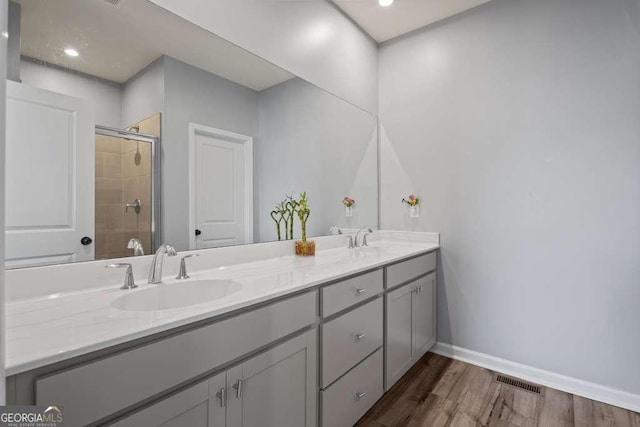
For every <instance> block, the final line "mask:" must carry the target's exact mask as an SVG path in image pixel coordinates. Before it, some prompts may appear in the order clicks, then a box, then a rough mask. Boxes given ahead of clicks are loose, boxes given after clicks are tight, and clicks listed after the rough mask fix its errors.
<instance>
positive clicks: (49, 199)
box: [5, 81, 95, 268]
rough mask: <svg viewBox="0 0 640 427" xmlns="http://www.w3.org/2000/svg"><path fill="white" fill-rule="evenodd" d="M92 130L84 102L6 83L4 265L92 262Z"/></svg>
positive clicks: (89, 114)
mask: <svg viewBox="0 0 640 427" xmlns="http://www.w3.org/2000/svg"><path fill="white" fill-rule="evenodd" d="M94 127H95V118H94V113H93V110H92V107H91V106H90V105H89V104H88V103H87V102H86V101H84V100H82V99H78V98H73V97H70V96H66V95H62V94H58V93H54V92H49V91H46V90H42V89H37V88H33V87H30V86H28V85H25V84H20V83H15V82H11V81H7V124H6V132H7V133H6V204H5V206H6V207H5V214H6V266H7V267H8V268H12V267H26V266H35V265H46V264H58V263H65V262H73V261H85V260H92V259H93V258H94V244H93V243H89V239H90V240H91V241H93V239H94V236H93V233H94V163H95V159H94V144H95V143H94ZM84 237H87V238H89V239H84V243H85V244H83V243H82V240H83V238H84Z"/></svg>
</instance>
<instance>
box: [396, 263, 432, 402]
mask: <svg viewBox="0 0 640 427" xmlns="http://www.w3.org/2000/svg"><path fill="white" fill-rule="evenodd" d="M435 256H436V254H435V252H434V253H432V254H427V255H425V256H422V257H418V258H414V259H413V260H409V261H405V262H403V263H399V264H395V265H394V266H392V267H391V268H394V269H395V272H393V273H391V272H389V271H387V279H388V280H389V278H390V277H391V276H394V277H395V276H400V275H404V276H403V277H402V279H403V280H404V279H406V277H410V276H406V274H407V272H408V271H409V272H411V274H413V275H414V276H415V275H422V276H419V277H418V278H416V279H414V280H411V281H410V282H408V283H406V284H404V285H400V286H399V287H397V288H395V289H393V290H391V291H388V292H387V294H386V295H385V306H386V312H387V315H386V321H385V328H386V345H385V352H386V354H385V356H386V357H385V372H386V374H385V390H389V389H390V388H391V387H392V386H393V385H394V384H395V383H396V381H398V380H399V379H400V377H402V375H404V374H405V373H406V372H407V371H408V370H409V368H410V367H411V366H413V365H414V364H415V363H416V362H417V361H418V359H420V358H421V357H422V356H423V355H424V354H425V353H426V352H427V351H428V350H429V349H430V348H431V347H432V346H433V344H435V342H436V306H435V303H436V301H435V296H436V273H435V271H433V272H432V273H430V274H427V275H424V274H426V273H427V272H428V271H430V270H429V269H431V270H432V269H433V268H435ZM417 260H419V261H420V262H416V261H417ZM390 273H391V274H390ZM398 281H399V280H398ZM390 283H393V282H390Z"/></svg>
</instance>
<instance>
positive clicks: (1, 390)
mask: <svg viewBox="0 0 640 427" xmlns="http://www.w3.org/2000/svg"><path fill="white" fill-rule="evenodd" d="M3 31H7V0H0V32H3ZM6 60H7V40H6V39H5V38H4V37H0V64H3V63H4V61H6ZM6 77H7V76H6V69H5V68H4V67H0V129H4V121H5V106H6V92H5V87H6ZM4 137H5V133H4V132H0V171H2V172H1V173H0V224H4V170H5V167H4V163H5V160H4ZM3 228H4V225H3ZM4 310H5V292H4V233H0V331H4V330H5V329H4V327H5V325H4V322H5V321H4ZM4 340H5V334H0V405H4V404H5V401H6V399H5V389H6V387H5V381H4V378H5V375H4V353H5V341H4Z"/></svg>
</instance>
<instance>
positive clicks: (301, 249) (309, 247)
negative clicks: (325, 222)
mask: <svg viewBox="0 0 640 427" xmlns="http://www.w3.org/2000/svg"><path fill="white" fill-rule="evenodd" d="M296 212H297V214H298V219H299V220H300V228H301V231H302V238H301V239H300V240H296V255H302V256H312V255H315V254H316V242H314V241H312V240H307V220H308V219H309V215H311V209H310V208H309V203H308V201H307V193H306V192H304V193H300V200H297V201H296Z"/></svg>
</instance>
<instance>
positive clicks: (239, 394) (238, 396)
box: [233, 380, 242, 399]
mask: <svg viewBox="0 0 640 427" xmlns="http://www.w3.org/2000/svg"><path fill="white" fill-rule="evenodd" d="M233 388H235V389H236V399H241V398H242V380H238V381H237V382H236V383H235V384H234V385H233Z"/></svg>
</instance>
